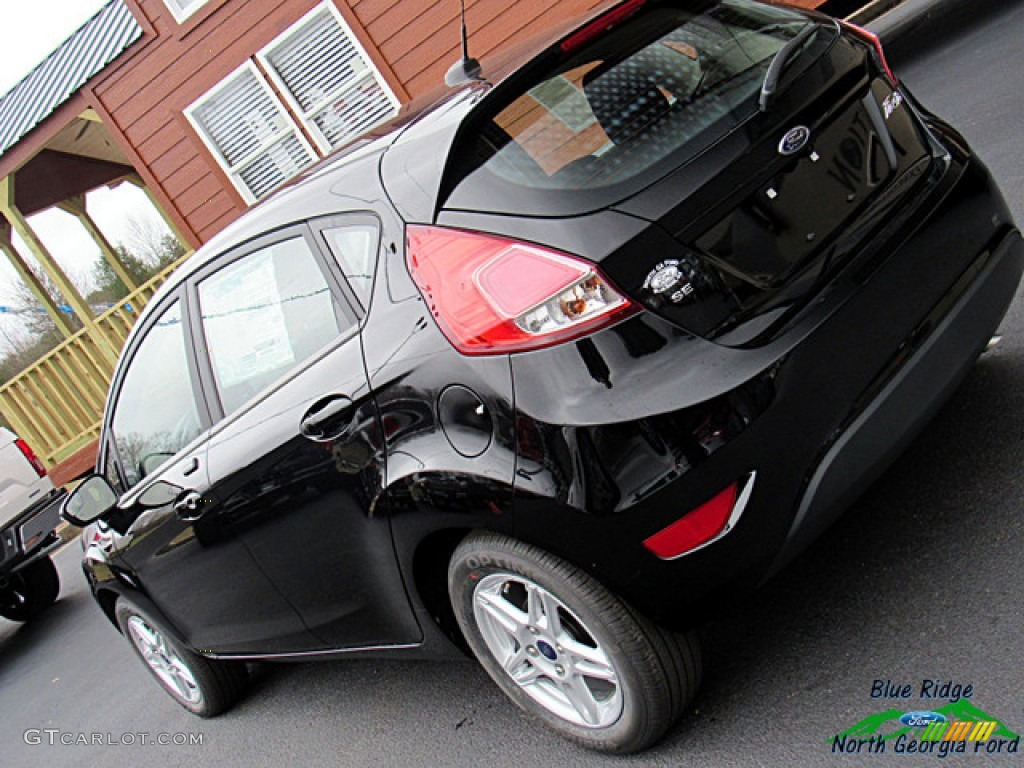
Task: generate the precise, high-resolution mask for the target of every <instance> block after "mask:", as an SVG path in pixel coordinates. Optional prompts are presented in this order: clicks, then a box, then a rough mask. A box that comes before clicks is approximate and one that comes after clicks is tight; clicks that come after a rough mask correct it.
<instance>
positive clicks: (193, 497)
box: [174, 491, 203, 523]
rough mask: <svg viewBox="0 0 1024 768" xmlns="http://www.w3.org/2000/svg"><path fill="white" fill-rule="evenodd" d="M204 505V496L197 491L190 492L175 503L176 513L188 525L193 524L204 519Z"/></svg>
mask: <svg viewBox="0 0 1024 768" xmlns="http://www.w3.org/2000/svg"><path fill="white" fill-rule="evenodd" d="M202 505H203V497H202V495H201V494H199V493H196V492H195V491H189V492H188V493H186V494H185V495H184V496H182V497H181V498H180V499H178V500H177V501H176V502H174V512H175V513H176V514H177V515H178V518H179V519H180V520H184V521H185V522H186V523H191V522H195V521H196V520H198V519H199V518H200V517H202V515H203V510H202Z"/></svg>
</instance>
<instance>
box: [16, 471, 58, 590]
mask: <svg viewBox="0 0 1024 768" xmlns="http://www.w3.org/2000/svg"><path fill="white" fill-rule="evenodd" d="M65 496H67V491H65V490H64V489H63V488H60V489H57V490H55V491H53V492H52V493H50V494H49V495H48V496H47V497H46V498H45V499H40V500H39V501H38V502H36V503H35V504H33V505H32V506H31V507H29V508H28V509H27V510H25V512H24V513H22V514H21V515H20V516H18V518H17V519H15V520H14V521H13V522H12V523H11V524H10V525H8V526H7V527H6V528H4V529H3V530H2V531H0V572H2V573H10V572H13V571H15V570H17V569H18V568H20V567H21V566H22V565H25V564H26V563H28V562H30V561H31V560H32V559H34V558H35V557H36V556H38V555H41V554H44V553H46V552H49V551H50V550H51V549H52V548H53V547H54V546H56V545H57V544H58V543H59V541H60V538H59V537H58V536H57V533H56V530H57V526H58V525H60V522H61V517H60V510H61V505H62V503H63V501H64V497H65Z"/></svg>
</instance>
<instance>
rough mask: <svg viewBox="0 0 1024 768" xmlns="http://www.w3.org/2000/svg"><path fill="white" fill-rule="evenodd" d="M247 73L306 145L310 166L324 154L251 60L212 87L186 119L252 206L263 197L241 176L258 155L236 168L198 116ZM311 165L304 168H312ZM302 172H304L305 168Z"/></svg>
mask: <svg viewBox="0 0 1024 768" xmlns="http://www.w3.org/2000/svg"><path fill="white" fill-rule="evenodd" d="M243 70H248V71H249V72H250V73H251V74H252V75H253V76H254V77H255V78H256V82H257V83H258V84H259V87H260V88H262V89H263V91H264V93H266V95H267V96H268V97H269V98H270V100H271V101H272V102H273V104H274V106H275V107H276V108H277V110H278V112H279V113H280V116H281V119H282V120H283V121H284V122H285V123H287V125H288V127H289V128H290V129H291V131H292V133H294V135H295V137H296V138H297V139H298V140H299V142H300V143H301V144H302V147H303V148H304V149H305V150H306V151H307V152H308V153H309V156H310V159H311V162H310V163H309V165H312V164H313V163H315V162H316V161H317V160H319V159H320V155H318V154H317V152H316V150H315V149H314V148H313V146H312V145H311V144H310V143H309V141H308V140H307V139H306V136H305V134H304V133H303V132H302V129H301V128H300V127H299V125H298V124H297V123H296V122H295V120H294V118H293V117H292V115H291V113H290V112H289V111H288V110H287V109H286V108H285V106H284V104H283V103H282V102H281V99H280V98H278V96H277V94H276V93H274V89H273V88H271V87H270V85H269V83H267V80H266V78H265V77H264V76H263V73H262V72H260V70H259V68H258V67H257V66H256V65H255V64H254V63H253V61H252V60H251V59H250V60H248V61H246V62H245V63H244V64H242V66H240V67H238V68H237V69H235V70H234V71H232V72H231V74H229V75H228V76H227V77H225V78H224V79H223V80H221V81H220V82H219V83H217V85H215V86H214V87H213V88H211V89H210V90H208V91H207V92H206V93H204V94H203V95H202V96H200V97H199V98H198V99H196V100H195V101H193V102H192V103H191V104H189V105H188V106H187V107H186V108H185V117H186V118H187V119H188V121H189V124H190V125H191V126H192V128H193V130H195V132H196V133H197V134H198V135H199V137H200V138H201V139H202V141H203V144H204V145H206V148H207V150H209V152H210V154H211V155H213V157H214V159H215V160H216V161H217V164H218V165H219V166H220V167H221V170H223V171H224V173H226V174H227V176H228V178H229V179H231V183H232V184H234V185H235V189H236V190H238V193H239V194H240V195H241V196H242V199H244V200H245V202H246V203H247V204H248V205H252V204H254V203H256V202H257V201H258V200H259V198H257V197H256V196H255V195H254V194H253V193H252V191H250V189H249V187H248V185H247V184H246V183H245V181H244V180H243V179H242V177H241V174H240V170H241V169H242V168H244V167H245V165H246V164H247V163H249V162H250V161H251V160H252V159H253V158H255V157H257V156H258V153H256V154H249V155H247V156H246V157H244V158H242V159H241V160H239V161H238V162H237V163H235V165H234V166H231V165H229V164H228V161H227V160H226V159H225V157H224V155H223V154H221V150H220V149H219V148H218V147H217V145H216V144H215V143H214V141H213V138H212V137H211V136H209V135H208V134H207V133H206V129H205V128H203V126H202V123H200V121H199V120H198V119H197V118H196V117H195V112H196V111H197V110H198V109H199V108H201V107H202V106H203V105H204V104H205V103H206V102H207V101H208V100H209V99H211V98H213V97H215V96H216V95H217V94H219V93H220V92H221V91H223V90H225V89H226V88H227V87H228V86H229V85H231V83H232V81H233V80H234V79H235V78H236V77H238V75H239V74H240V73H241V72H242V71H243ZM309 165H307V166H304V167H305V168H308V167H309ZM299 172H301V169H300V171H299ZM294 176H295V174H292V176H289V177H287V178H289V179H290V178H294ZM286 180H287V179H286ZM281 183H284V181H282V182H281ZM267 194H270V192H268V193H267Z"/></svg>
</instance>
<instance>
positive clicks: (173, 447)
mask: <svg viewBox="0 0 1024 768" xmlns="http://www.w3.org/2000/svg"><path fill="white" fill-rule="evenodd" d="M467 69H468V67H467ZM1022 258H1024V248H1022V242H1021V237H1020V235H1019V233H1018V232H1017V230H1016V229H1015V228H1014V224H1013V222H1012V220H1011V217H1010V214H1009V212H1008V211H1007V208H1006V206H1005V204H1004V202H1003V200H1002V198H1001V196H1000V194H999V192H998V190H997V189H996V188H995V186H994V185H993V182H992V179H991V178H990V176H989V174H988V172H987V171H986V169H985V168H984V167H983V166H982V165H981V164H980V163H979V162H978V160H977V159H976V158H975V157H974V156H973V155H972V154H971V151H970V150H969V148H968V147H967V145H966V144H965V142H964V140H963V139H962V138H961V137H960V136H959V135H958V134H957V133H956V132H955V131H954V130H953V129H952V128H950V127H949V126H948V125H946V124H945V123H943V122H942V121H941V120H939V119H938V118H936V117H934V116H933V115H930V114H929V113H928V112H926V111H925V110H924V109H923V108H921V107H920V106H919V105H918V104H917V103H916V102H915V101H914V99H913V97H912V96H911V95H910V94H909V93H908V92H907V91H906V90H905V89H904V88H902V87H901V86H900V85H899V84H898V82H897V80H896V78H895V77H894V76H893V74H892V73H891V72H890V71H889V70H888V68H887V66H886V63H885V59H884V58H883V54H882V51H881V49H880V47H879V45H878V42H877V40H876V39H875V38H873V37H872V36H871V35H870V34H869V33H867V32H864V31H862V30H859V29H856V28H854V27H850V26H846V25H843V24H840V23H837V22H836V21H834V20H832V19H829V18H826V17H823V16H819V15H815V14H812V13H805V12H802V11H796V10H789V9H782V8H777V7H770V6H766V5H760V4H757V3H755V2H751V1H750V0H722V2H708V1H704V2H700V1H698V0H690V1H688V2H656V1H655V0H648V1H647V2H644V0H630V2H626V3H622V4H619V5H616V6H612V7H610V8H607V9H605V10H604V11H602V12H598V13H596V14H592V15H591V16H590V17H588V18H587V19H584V20H582V21H577V22H576V24H575V25H574V26H573V27H567V28H565V29H563V30H561V31H560V32H555V33H552V35H551V37H550V38H549V39H548V40H546V41H543V42H541V43H539V44H538V45H537V46H535V47H533V48H532V49H530V51H529V53H528V54H526V55H519V57H518V58H515V59H514V60H513V57H512V56H509V57H508V60H507V61H506V62H504V63H502V62H497V63H494V64H491V65H490V66H488V65H486V64H485V66H484V68H483V73H482V74H481V75H480V76H479V77H478V78H477V79H475V80H472V81H470V82H467V83H464V84H463V85H461V86H459V87H455V88H452V89H450V90H449V91H447V92H446V93H445V95H444V96H443V97H441V98H440V99H439V100H436V101H434V102H433V103H432V104H431V105H430V106H429V107H427V108H425V109H419V110H411V111H410V112H409V113H408V114H406V115H403V116H402V117H400V118H399V119H398V120H397V121H396V122H395V123H393V124H392V125H390V126H386V127H385V128H384V129H381V130H379V131H377V132H375V133H374V134H372V135H370V136H368V137H365V138H363V139H361V140H359V141H357V142H356V143H355V144H353V145H351V146H350V147H349V148H348V149H347V150H344V151H342V152H341V153H340V154H338V155H336V156H334V157H333V158H331V159H329V160H328V161H326V162H325V163H323V164H321V165H320V166H318V167H316V168H314V169H313V170H311V171H309V172H308V173H306V174H305V175H304V176H303V177H302V178H301V179H299V180H298V181H297V182H296V183H294V184H293V185H292V186H290V187H289V188H288V189H286V190H284V191H282V192H280V193H278V194H277V195H275V196H274V197H273V198H271V199H270V200H268V201H267V202H265V203H263V204H262V205H260V206H259V207H258V208H256V209H255V210H254V211H253V212H252V213H250V214H249V215H247V216H246V217H244V218H243V219H242V220H240V221H239V222H237V223H236V224H234V225H233V226H231V227H230V228H229V229H228V230H227V231H226V232H224V233H223V234H222V235H220V236H218V237H217V238H216V239H215V240H214V241H212V242H210V243H209V244H208V245H206V246H205V247H204V248H203V249H202V250H201V251H200V252H199V253H197V254H196V256H195V257H194V258H192V259H191V260H190V261H189V262H188V263H186V265H185V266H183V267H182V268H181V269H180V270H179V271H178V272H177V274H176V275H175V276H174V277H173V278H172V280H171V281H170V282H169V284H168V285H166V286H165V287H164V288H163V289H162V290H161V292H160V294H159V295H158V296H157V297H156V298H154V300H153V302H152V303H151V304H150V306H149V307H148V308H147V310H146V312H145V314H144V316H143V317H142V318H140V320H139V322H138V324H137V326H136V328H135V330H134V331H133V333H132V336H131V338H130V339H129V341H128V344H127V346H126V348H125V351H124V354H123V356H122V359H121V362H120V365H119V367H118V369H117V372H116V374H115V377H114V382H113V386H112V389H111V393H110V396H109V401H108V403H107V408H106V416H105V419H104V424H103V431H102V437H101V444H100V446H101V447H100V456H99V461H98V465H97V474H96V475H95V476H94V477H92V478H90V479H89V480H87V481H86V482H85V483H84V484H83V485H82V486H81V487H80V488H79V490H78V491H77V492H76V493H75V494H74V495H73V496H72V497H71V499H70V501H69V502H68V503H67V506H66V514H67V515H68V516H69V517H70V518H72V519H75V520H76V521H78V522H83V523H84V522H90V521H93V520H102V521H105V523H106V524H107V525H109V526H110V527H111V528H112V529H113V530H114V531H116V533H117V535H116V536H115V537H114V544H113V548H112V551H111V553H110V554H109V555H108V556H105V557H94V558H90V559H89V560H88V561H87V563H86V575H87V577H88V579H89V582H90V584H91V586H92V590H93V593H94V594H95V596H96V599H97V601H98V602H99V604H100V606H101V608H102V609H103V611H104V612H105V613H106V614H107V616H108V617H109V618H110V619H111V621H112V622H114V623H115V624H116V625H117V626H118V627H119V628H120V629H121V631H122V632H123V633H124V634H125V635H126V636H127V638H128V639H129V641H130V642H131V644H132V645H133V647H134V648H135V650H136V651H137V652H138V654H139V655H140V656H141V657H142V659H143V661H144V662H145V663H146V664H147V665H148V667H149V669H150V671H151V672H152V673H153V674H154V675H155V676H156V678H157V679H158V680H159V681H160V683H161V684H162V685H163V687H164V688H165V689H166V690H167V691H168V692H169V693H170V694H171V696H172V697H174V698H175V699H176V700H177V701H178V702H179V703H180V704H182V705H184V706H185V707H186V708H188V709H190V710H192V711H193V712H195V713H196V714H199V715H204V716H210V715H215V714H217V713H218V712H220V711H222V710H224V709H225V708H226V707H228V706H229V705H230V704H231V703H232V702H233V701H234V700H235V699H236V698H237V697H238V696H239V695H240V693H241V691H242V689H243V688H244V682H245V674H246V667H245V665H244V662H245V661H246V660H252V659H305V658H310V657H317V656H324V657H327V656H340V655H343V654H348V653H356V652H363V653H366V652H369V653H379V652H381V651H388V652H394V651H400V652H404V653H406V654H414V655H420V656H433V657H440V656H445V655H446V654H450V653H457V652H458V650H459V649H460V648H463V649H464V648H468V649H469V650H470V651H471V652H472V653H473V654H474V655H475V656H476V657H477V659H479V661H480V663H481V664H482V665H483V666H484V668H485V669H486V670H487V672H488V673H489V674H490V676H491V677H492V678H494V681H495V682H496V683H497V684H498V685H499V686H500V687H501V688H502V689H503V690H504V691H505V693H507V694H508V696H509V697H510V698H511V699H512V700H513V701H514V702H516V704H518V705H519V706H520V707H522V708H523V709H525V710H526V711H528V712H530V713H531V714H533V715H535V716H537V717H538V718H540V719H541V720H543V721H545V722H546V723H548V724H549V725H551V726H552V727H553V728H555V729H556V730H558V731H560V732H562V733H563V734H565V735H567V736H569V737H570V738H572V739H574V740H575V741H577V742H579V743H581V744H583V745H586V746H589V747H594V748H597V749H604V750H610V751H621V752H625V751H630V750H637V749H641V748H643V747H645V746H648V745H650V744H652V743H653V742H654V741H655V740H657V739H658V738H659V737H660V736H661V735H662V734H663V733H664V732H665V730H666V729H667V728H668V727H669V726H671V725H672V723H673V722H674V721H675V720H676V719H677V717H678V716H679V715H680V714H681V712H682V710H683V709H684V707H685V705H686V703H687V701H688V700H689V699H690V697H691V696H692V694H693V693H694V691H695V689H696V687H697V686H698V684H699V679H700V675H701V660H700V652H699V648H698V645H697V641H696V639H695V636H694V634H693V633H692V628H693V627H694V626H695V625H697V624H698V623H699V622H700V621H701V619H702V618H703V617H706V616H707V615H708V613H709V611H710V610H711V609H712V608H715V607H717V606H719V605H721V604H722V601H723V600H725V599H727V598H730V597H735V596H736V595H737V594H740V593H742V592H743V591H744V590H747V589H749V588H750V587H752V586H753V585H757V584H758V583H760V582H761V581H763V580H764V579H765V578H766V577H768V576H769V575H771V574H772V573H773V572H774V571H776V570H778V569H779V568H780V567H782V565H784V564H785V563H786V562H787V560H788V559H789V558H791V557H792V556H793V555H794V554H795V553H796V552H797V551H799V550H800V548H801V547H803V546H804V545H805V544H807V543H808V542H809V541H810V540H812V539H813V537H814V536H815V535H816V534H817V533H818V532H820V531H821V530H822V529H823V527H825V526H826V525H828V524H829V522H830V521H832V520H833V519H834V518H835V517H836V515H837V514H839V512H840V511H841V510H842V509H843V508H844V506H846V505H848V504H849V503H850V502H851V500H852V499H853V498H854V497H855V496H856V495H857V494H858V493H859V492H860V491H861V490H862V489H864V488H865V486H866V485H867V484H868V483H870V482H871V481H872V480H873V479H874V478H875V477H876V476H877V475H878V474H879V473H880V472H881V471H882V469H883V468H884V467H885V466H886V464H887V463H888V462H890V461H891V460H892V459H893V457H894V456H895V455H897V454H898V453H899V451H900V450H902V449H903V448H904V447H905V446H906V445H907V443H908V442H909V441H910V440H911V439H912V437H913V436H914V434H915V433H916V432H917V431H918V430H919V428H920V427H921V426H922V425H923V424H924V423H925V422H926V421H927V419H928V418H929V417H930V416H931V415H932V414H933V413H934V412H935V410H936V409H937V408H938V407H939V406H940V404H941V403H942V402H943V400H944V399H945V398H946V397H947V395H949V393H950V392H951V390H952V389H953V388H954V387H955V386H956V384H957V383H958V382H959V381H960V380H961V378H962V377H963V376H964V375H965V373H966V372H967V371H968V370H969V369H970V367H971V365H972V364H973V363H974V361H975V359H976V358H977V357H978V355H979V353H980V352H981V351H982V350H983V349H984V348H985V346H986V342H987V341H988V340H989V338H990V337H991V335H992V334H993V332H994V331H995V330H996V327H997V325H998V324H999V322H1000V320H1001V318H1002V317H1003V314H1004V312H1005V311H1006V309H1007V307H1008V305H1009V304H1010V302H1011V300H1012V298H1013V296H1014V293H1015V290H1016V288H1017V284H1018V281H1019V279H1020V276H1021V271H1022Z"/></svg>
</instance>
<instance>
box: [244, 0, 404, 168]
mask: <svg viewBox="0 0 1024 768" xmlns="http://www.w3.org/2000/svg"><path fill="white" fill-rule="evenodd" d="M324 8H327V9H328V10H329V12H330V13H331V14H332V15H333V16H334V19H335V20H336V21H337V22H338V24H339V26H340V27H341V31H342V32H343V33H344V34H345V36H346V37H348V39H349V42H350V43H351V44H352V47H353V48H354V49H355V51H356V53H357V55H359V56H361V57H362V58H363V60H364V61H365V62H366V66H367V69H368V70H369V71H370V74H372V75H373V78H374V80H376V82H377V85H379V86H380V88H381V90H382V91H383V92H384V95H385V96H386V97H387V99H388V101H390V102H391V106H392V108H394V110H395V112H397V111H398V109H399V108H400V107H401V105H402V103H401V101H400V100H399V98H398V97H397V96H396V95H395V92H394V91H393V90H391V86H390V85H388V82H387V80H385V79H384V75H383V74H382V73H381V71H380V70H379V69H378V68H377V65H376V64H375V63H374V61H373V59H372V58H371V57H370V54H369V53H368V52H367V50H366V48H364V47H363V44H362V43H360V42H359V38H358V37H357V36H356V34H355V33H354V32H353V31H352V27H350V26H349V24H348V22H347V21H345V17H344V16H343V15H342V14H341V11H339V10H338V7H337V6H336V5H335V4H334V3H333V2H331V0H324V2H322V3H320V4H319V5H317V6H316V7H314V8H313V9H312V10H311V11H310V12H309V13H307V14H306V15H305V16H303V17H302V18H301V19H299V20H298V21H297V22H295V23H294V24H292V25H291V26H290V27H288V29H286V30H285V31H284V32H282V33H281V34H280V35H278V36H277V37H275V38H274V39H273V40H272V41H271V42H270V43H269V44H267V45H266V46H264V47H263V48H262V49H261V50H260V51H259V52H257V54H256V58H257V60H258V61H259V62H260V66H261V67H262V68H263V70H264V71H265V72H266V73H267V75H268V76H269V77H270V79H271V80H272V81H273V83H274V86H275V87H276V88H277V90H278V92H279V93H280V94H281V96H282V97H283V98H284V100H285V101H286V102H287V103H288V106H289V107H290V108H291V110H292V112H293V114H294V115H295V116H297V117H298V119H299V121H300V122H301V123H302V125H303V127H304V128H305V129H306V130H307V131H308V132H309V135H310V136H312V137H313V141H315V142H316V145H317V148H318V149H319V150H320V152H321V154H324V155H326V154H329V153H330V152H333V151H334V150H335V149H337V147H332V146H331V144H330V142H329V141H328V140H327V137H326V136H324V134H323V132H322V131H321V130H320V128H319V126H317V124H316V122H314V120H313V119H312V118H313V115H315V114H317V113H318V112H320V110H322V109H323V107H324V106H325V105H327V104H329V103H330V102H331V101H333V100H335V99H336V98H337V96H338V94H337V93H334V94H331V95H329V96H327V97H324V98H323V99H321V100H320V101H319V102H318V103H317V104H315V105H314V106H313V107H312V108H311V109H309V110H304V109H303V108H302V106H301V105H300V104H299V103H298V102H297V101H296V100H295V98H294V97H293V96H292V93H291V90H290V89H289V88H288V86H287V85H286V84H285V82H284V80H283V79H282V78H281V76H280V75H279V74H278V73H277V70H276V69H275V68H274V65H273V64H272V63H271V62H270V56H271V53H272V51H273V50H274V49H275V48H277V47H278V46H279V45H280V44H281V43H282V42H283V41H284V40H285V39H286V38H288V37H289V36H291V35H292V34H293V33H294V32H295V30H296V29H298V28H299V27H301V26H303V25H304V24H305V23H306V22H307V21H309V20H310V19H311V18H313V17H314V16H316V15H317V14H320V13H322V12H323V9H324ZM351 138H355V136H352V137H351Z"/></svg>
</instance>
